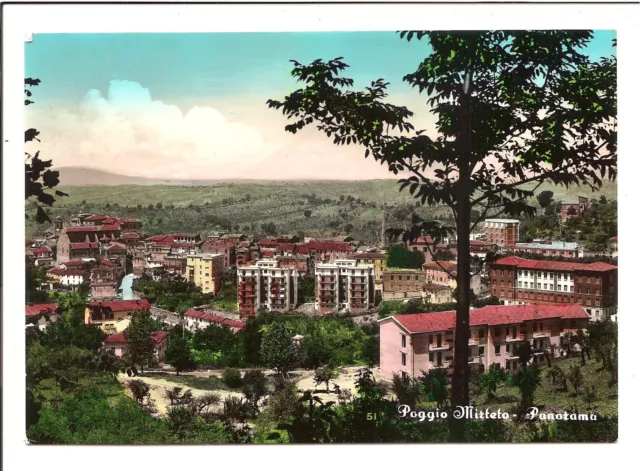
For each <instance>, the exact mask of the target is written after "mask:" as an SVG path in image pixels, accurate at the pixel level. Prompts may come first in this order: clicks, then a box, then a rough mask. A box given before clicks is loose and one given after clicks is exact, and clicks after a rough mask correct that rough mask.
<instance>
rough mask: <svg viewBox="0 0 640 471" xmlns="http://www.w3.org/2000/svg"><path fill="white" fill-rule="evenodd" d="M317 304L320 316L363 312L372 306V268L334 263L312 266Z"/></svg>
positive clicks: (344, 261) (341, 261) (354, 263)
mask: <svg viewBox="0 0 640 471" xmlns="http://www.w3.org/2000/svg"><path fill="white" fill-rule="evenodd" d="M315 277H316V304H315V308H316V310H317V311H318V312H321V313H330V312H337V311H342V310H347V311H349V312H353V313H357V312H362V311H366V310H368V309H370V308H372V307H373V306H374V303H375V278H374V266H373V265H370V264H364V265H363V264H358V263H357V262H356V260H336V262H335V263H321V264H317V265H316V266H315Z"/></svg>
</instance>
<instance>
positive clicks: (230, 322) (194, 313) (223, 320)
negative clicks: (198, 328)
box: [184, 309, 246, 329]
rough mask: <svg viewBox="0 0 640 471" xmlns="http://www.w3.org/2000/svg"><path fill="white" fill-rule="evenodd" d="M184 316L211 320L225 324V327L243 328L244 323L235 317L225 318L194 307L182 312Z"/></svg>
mask: <svg viewBox="0 0 640 471" xmlns="http://www.w3.org/2000/svg"><path fill="white" fill-rule="evenodd" d="M184 317H191V318H193V319H202V320H203V321H207V322H212V323H214V324H218V325H226V326H227V327H236V328H239V329H244V327H245V326H246V324H245V323H244V322H242V321H238V320H235V319H227V318H226V317H222V316H217V315H215V314H209V313H206V312H202V311H197V310H195V309H189V310H188V311H187V312H185V313H184Z"/></svg>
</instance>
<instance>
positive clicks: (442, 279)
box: [423, 261, 458, 289]
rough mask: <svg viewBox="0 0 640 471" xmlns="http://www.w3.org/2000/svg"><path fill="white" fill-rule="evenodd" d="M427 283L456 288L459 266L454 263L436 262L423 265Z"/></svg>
mask: <svg viewBox="0 0 640 471" xmlns="http://www.w3.org/2000/svg"><path fill="white" fill-rule="evenodd" d="M423 268H424V270H425V276H426V281H427V282H431V283H437V284H440V285H445V286H450V287H451V288H454V289H455V287H456V275H457V273H458V272H457V271H456V268H457V264H456V263H453V262H444V261H435V262H426V263H425V264H424V265H423Z"/></svg>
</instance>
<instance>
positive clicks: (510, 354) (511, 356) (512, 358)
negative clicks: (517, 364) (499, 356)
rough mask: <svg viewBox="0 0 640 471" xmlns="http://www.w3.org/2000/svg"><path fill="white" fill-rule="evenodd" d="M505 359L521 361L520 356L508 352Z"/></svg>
mask: <svg viewBox="0 0 640 471" xmlns="http://www.w3.org/2000/svg"><path fill="white" fill-rule="evenodd" d="M504 357H505V358H506V359H507V360H518V359H520V355H518V354H517V353H510V352H507V353H506V354H505V356H504Z"/></svg>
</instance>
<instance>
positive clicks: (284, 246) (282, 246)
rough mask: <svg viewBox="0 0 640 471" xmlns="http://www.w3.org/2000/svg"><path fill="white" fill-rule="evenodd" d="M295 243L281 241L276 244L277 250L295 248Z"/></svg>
mask: <svg viewBox="0 0 640 471" xmlns="http://www.w3.org/2000/svg"><path fill="white" fill-rule="evenodd" d="M295 248H296V244H292V243H289V242H283V243H281V244H279V245H278V249H279V250H295Z"/></svg>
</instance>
